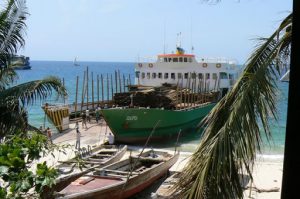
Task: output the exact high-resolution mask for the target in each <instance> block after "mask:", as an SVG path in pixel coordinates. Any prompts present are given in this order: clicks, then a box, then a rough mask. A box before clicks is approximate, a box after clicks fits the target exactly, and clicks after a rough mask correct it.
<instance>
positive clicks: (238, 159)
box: [175, 14, 292, 199]
mask: <svg viewBox="0 0 300 199" xmlns="http://www.w3.org/2000/svg"><path fill="white" fill-rule="evenodd" d="M291 19H292V14H290V15H289V16H287V17H286V19H285V20H283V22H282V23H281V24H280V26H279V27H278V29H277V30H276V31H275V32H274V34H272V35H271V36H270V37H269V38H268V39H260V43H259V46H258V47H257V49H256V50H255V51H254V53H253V54H252V55H251V56H250V58H249V59H248V61H247V63H246V67H245V69H244V71H243V74H242V75H241V77H240V78H239V79H238V81H237V83H236V84H235V85H234V87H233V88H232V90H231V91H230V92H229V93H228V94H227V95H226V96H225V97H224V98H223V99H222V100H221V101H220V102H219V103H218V104H217V105H216V106H215V107H214V109H213V110H212V111H211V112H210V114H209V115H208V116H207V117H206V118H205V120H204V122H203V123H202V125H203V126H205V130H204V132H203V136H202V138H201V140H200V144H199V146H198V148H197V150H196V152H195V153H194V154H193V155H192V157H191V160H190V162H189V163H188V165H187V166H186V168H185V169H184V171H183V175H182V176H181V178H180V180H179V182H178V183H177V184H176V186H175V189H177V190H179V191H180V193H181V195H180V198H189V199H192V198H193V199H194V198H226V199H227V198H243V187H242V185H241V178H243V176H245V175H244V174H247V175H248V176H249V177H250V178H252V166H253V164H254V160H255V156H256V152H257V151H259V150H260V146H261V142H262V135H263V134H265V135H266V137H267V138H270V136H271V132H270V128H269V123H268V118H269V116H270V115H272V116H273V117H275V118H276V106H275V103H276V97H275V96H276V94H275V93H276V89H277V86H276V81H275V80H276V75H278V74H279V73H280V67H279V65H280V61H278V60H279V58H280V55H282V54H284V53H286V50H288V48H289V46H290V44H291V34H292V33H291V31H286V28H287V27H291V25H292V21H291ZM259 122H260V123H261V125H262V128H263V129H262V130H260V127H259V124H258V123H259Z"/></svg>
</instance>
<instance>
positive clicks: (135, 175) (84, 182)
mask: <svg viewBox="0 0 300 199" xmlns="http://www.w3.org/2000/svg"><path fill="white" fill-rule="evenodd" d="M178 157H179V153H175V154H170V153H168V152H163V151H155V150H154V151H153V150H150V151H147V152H145V153H142V154H141V155H140V156H139V157H129V158H128V159H125V160H123V161H120V162H117V163H113V164H111V165H108V166H106V167H103V168H102V169H94V171H93V172H91V173H88V174H86V175H84V176H82V177H80V178H78V179H76V180H75V181H73V182H72V183H71V184H70V185H69V186H67V187H66V188H65V189H63V190H62V191H60V192H58V193H57V194H56V197H58V198H90V199H94V198H95V199H96V198H97V199H123V198H128V197H130V196H132V195H134V194H136V193H138V192H140V191H142V190H143V189H145V188H146V187H148V186H150V185H151V184H152V183H154V182H155V181H156V180H157V179H159V178H160V177H162V176H163V175H165V174H166V173H167V172H168V170H169V168H170V167H171V166H172V165H174V164H175V163H176V161H177V160H178Z"/></svg>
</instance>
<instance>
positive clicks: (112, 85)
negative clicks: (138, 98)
mask: <svg viewBox="0 0 300 199" xmlns="http://www.w3.org/2000/svg"><path fill="white" fill-rule="evenodd" d="M110 79H111V81H110V82H111V99H113V97H114V81H113V76H112V74H110ZM116 92H117V91H116Z"/></svg>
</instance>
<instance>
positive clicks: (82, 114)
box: [81, 112, 87, 129]
mask: <svg viewBox="0 0 300 199" xmlns="http://www.w3.org/2000/svg"><path fill="white" fill-rule="evenodd" d="M81 119H82V128H84V126H85V129H87V125H86V114H85V112H82V113H81Z"/></svg>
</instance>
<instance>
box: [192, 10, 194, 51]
mask: <svg viewBox="0 0 300 199" xmlns="http://www.w3.org/2000/svg"><path fill="white" fill-rule="evenodd" d="M191 53H192V54H193V53H194V46H193V19H192V16H191Z"/></svg>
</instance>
